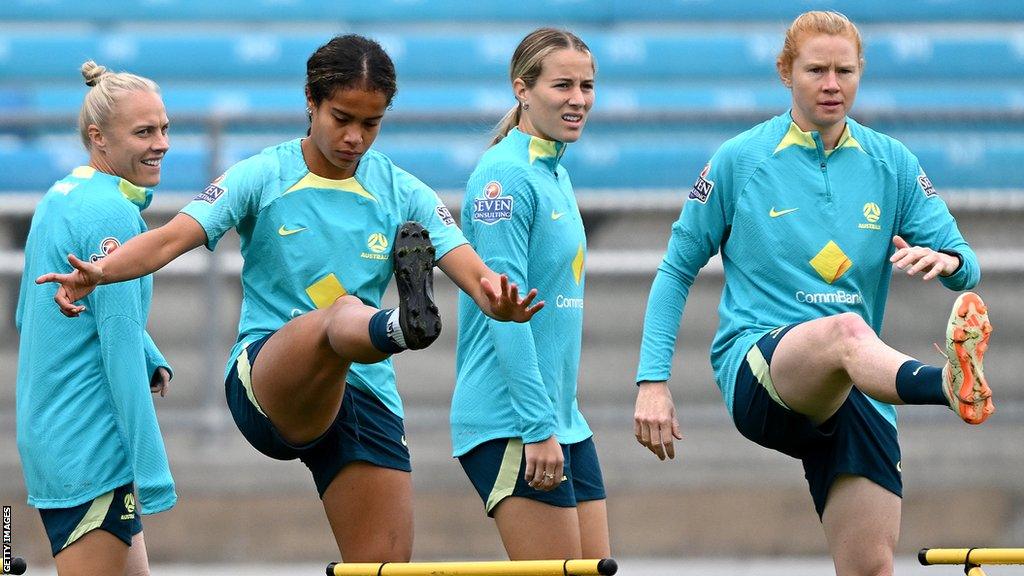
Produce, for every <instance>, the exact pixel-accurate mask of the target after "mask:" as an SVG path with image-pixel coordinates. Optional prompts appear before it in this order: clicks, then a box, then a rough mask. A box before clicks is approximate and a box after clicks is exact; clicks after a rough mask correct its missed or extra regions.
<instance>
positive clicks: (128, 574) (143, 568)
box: [124, 532, 149, 576]
mask: <svg viewBox="0 0 1024 576" xmlns="http://www.w3.org/2000/svg"><path fill="white" fill-rule="evenodd" d="M142 534H143V533H142V532H139V533H138V534H136V535H135V536H133V537H132V545H131V548H128V565H127V567H126V568H125V570H124V576H149V557H148V555H147V554H146V539H145V538H144V537H143V536H142Z"/></svg>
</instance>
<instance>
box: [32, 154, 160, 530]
mask: <svg viewBox="0 0 1024 576" xmlns="http://www.w3.org/2000/svg"><path fill="white" fill-rule="evenodd" d="M151 197H152V195H151V193H150V192H149V191H148V190H146V189H144V188H139V187H137V186H135V185H133V184H132V183H130V182H128V181H127V180H122V179H121V178H118V177H116V176H111V175H109V174H105V173H103V172H99V171H97V170H94V169H93V168H90V167H88V166H81V167H79V168H76V169H75V170H74V171H72V173H71V174H70V175H68V176H67V177H65V178H63V179H62V180H59V181H58V182H57V183H55V184H54V185H53V186H52V187H51V188H50V190H49V191H48V192H47V193H46V195H45V196H44V197H43V199H42V200H41V201H40V203H39V205H38V206H37V207H36V211H35V214H34V215H33V217H32V226H31V228H30V230H29V234H28V241H27V243H26V245H25V269H24V272H23V275H22V278H21V291H20V293H19V295H18V308H17V312H16V315H15V323H16V325H17V327H18V331H19V332H20V334H21V340H20V344H19V349H18V380H17V392H16V399H15V402H16V404H17V417H18V421H17V442H18V451H19V453H20V454H21V465H22V471H23V472H24V476H25V486H26V488H27V489H28V503H29V504H31V505H32V506H35V507H37V508H69V507H72V506H77V505H79V504H82V503H84V502H88V501H89V500H92V499H93V498H96V497H97V496H100V495H102V494H104V493H106V492H109V491H111V490H113V489H114V488H117V487H118V486H121V485H124V484H127V483H129V482H133V481H134V482H135V485H136V487H137V489H138V494H139V501H140V503H141V509H142V512H143V513H144V514H153V513H156V512H160V511H162V510H166V509H168V508H170V507H172V506H173V505H174V503H175V501H176V500H177V496H176V495H175V492H174V481H173V479H172V478H171V472H170V468H169V466H168V464H167V454H166V451H165V450H164V443H163V439H162V438H161V436H160V429H159V426H158V424H157V419H156V412H155V410H154V407H153V400H152V399H151V398H150V390H149V385H150V380H151V378H152V376H153V373H154V371H155V370H156V369H157V368H158V367H161V366H163V367H167V368H168V369H169V367H168V365H167V362H166V361H165V360H164V358H163V356H162V355H161V354H160V351H159V350H158V349H157V348H156V345H155V344H154V343H153V339H152V338H150V337H149V335H148V334H147V333H146V331H145V326H146V318H147V316H148V315H149V305H150V299H151V298H152V290H153V281H152V278H151V277H149V276H144V277H142V278H139V279H138V280H130V281H127V282H119V283H117V284H109V285H106V286H100V287H98V288H96V290H94V291H93V292H92V293H91V294H89V295H88V296H86V297H85V299H84V300H83V303H84V304H85V307H86V310H85V312H83V313H82V314H81V315H80V316H79V317H78V318H65V317H64V316H63V315H61V313H60V310H59V309H58V308H57V306H56V305H55V304H54V303H53V296H54V293H55V292H56V291H57V286H56V285H55V284H44V285H39V286H37V285H36V284H35V282H34V280H35V279H36V277H38V276H40V275H41V274H44V273H46V272H53V271H55V270H67V269H68V263H67V255H68V254H74V255H75V256H77V257H78V258H80V259H82V260H87V261H88V260H91V261H93V262H95V261H97V260H99V259H101V258H103V257H104V256H106V255H107V254H109V253H110V252H112V251H113V250H116V249H117V247H118V246H120V245H121V244H123V243H124V242H126V241H127V240H128V239H129V238H131V237H133V236H136V235H138V234H140V233H142V232H143V231H145V229H146V224H145V222H144V221H143V220H142V217H141V215H140V214H139V211H140V210H141V209H143V208H145V207H146V206H148V205H149V201H150V199H151Z"/></svg>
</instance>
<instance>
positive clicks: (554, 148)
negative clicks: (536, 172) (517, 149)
mask: <svg viewBox="0 0 1024 576" xmlns="http://www.w3.org/2000/svg"><path fill="white" fill-rule="evenodd" d="M557 157H558V145H557V143H556V142H554V141H552V140H544V139H542V138H537V137H536V136H530V164H533V163H534V161H536V160H537V159H538V158H557Z"/></svg>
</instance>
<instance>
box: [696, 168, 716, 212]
mask: <svg viewBox="0 0 1024 576" xmlns="http://www.w3.org/2000/svg"><path fill="white" fill-rule="evenodd" d="M709 172H711V163H710V162H708V163H707V164H706V165H705V166H704V169H703V170H701V171H700V176H698V177H697V181H696V182H694V183H693V190H690V198H693V199H694V200H696V201H698V202H700V203H701V204H707V203H708V196H711V189H712V188H714V187H715V183H714V182H712V181H711V180H708V173H709Z"/></svg>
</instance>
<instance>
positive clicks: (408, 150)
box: [0, 134, 1024, 192]
mask: <svg viewBox="0 0 1024 576" xmlns="http://www.w3.org/2000/svg"><path fill="white" fill-rule="evenodd" d="M728 136H729V135H728V134H723V135H720V136H718V137H715V138H703V139H697V138H687V137H685V136H682V137H669V136H655V137H651V138H634V139H632V140H628V141H622V140H621V139H619V138H599V137H590V138H587V139H586V140H585V141H582V142H580V143H579V144H574V145H572V146H571V147H570V149H569V151H568V152H567V153H566V155H565V157H564V160H563V163H564V165H565V166H566V168H567V169H568V170H569V172H570V174H571V177H572V180H573V184H574V185H575V186H576V187H577V188H579V189H585V188H586V189H601V188H605V189H607V188H622V189H638V188H667V189H678V190H683V189H687V188H689V186H690V185H692V180H695V179H696V177H697V176H696V175H697V173H698V172H699V171H700V169H701V167H702V166H704V164H705V163H706V162H707V160H708V158H710V156H711V154H712V153H713V152H714V151H715V149H716V148H717V147H718V146H719V144H721V142H722V141H724V140H725V138H727V137H728ZM277 141H278V140H271V141H270V142H267V143H275V142H277ZM903 141H904V142H905V143H906V144H907V145H908V146H909V147H910V149H911V150H912V151H913V152H914V153H915V154H916V155H917V156H918V158H919V159H920V161H921V165H922V166H923V167H924V169H925V170H926V171H927V173H928V175H929V177H930V178H931V179H932V181H933V182H934V183H935V185H936V186H937V187H938V188H939V189H940V191H941V190H943V189H953V188H1020V186H1021V179H1020V176H1019V174H1020V171H1019V167H1020V166H1021V165H1024V141H1022V140H1021V139H1013V138H1010V137H1006V138H1004V141H1002V142H999V143H998V146H991V145H989V144H991V142H989V141H987V140H983V139H980V138H966V139H953V138H950V137H935V136H929V135H911V136H909V137H906V138H903ZM172 144H173V141H172ZM263 145H264V144H257V143H253V142H252V141H251V140H238V141H233V142H230V143H229V144H228V145H227V146H226V147H225V155H224V157H223V158H221V164H222V165H221V166H220V167H219V169H223V168H226V167H227V166H229V165H231V164H233V163H234V162H236V161H238V160H241V159H242V158H245V157H247V156H250V155H252V154H255V153H257V152H259V150H260V149H261V148H262V147H263ZM486 147H487V138H486V137H484V136H482V135H481V136H480V137H479V138H477V137H473V138H465V137H461V138H450V139H444V140H439V139H423V138H420V139H408V138H398V137H391V138H389V137H387V136H385V135H382V137H381V139H380V140H379V141H378V144H377V145H376V148H377V149H378V150H380V151H382V152H384V153H385V154H387V155H388V156H390V157H391V158H392V160H394V161H395V163H396V164H398V165H399V166H401V167H402V168H404V169H405V170H407V171H409V172H410V173H412V174H413V175H415V176H417V177H418V178H420V179H421V180H423V181H424V182H426V183H427V184H429V185H430V186H432V187H434V188H436V189H438V190H461V189H462V188H463V187H464V186H465V183H466V180H467V178H468V177H469V174H470V172H472V169H473V166H474V165H475V164H476V161H477V159H478V158H479V156H480V155H481V154H482V153H483V152H484V150H485V149H486ZM208 152H209V151H208V150H207V149H206V148H205V146H204V145H202V144H196V143H183V144H174V146H173V148H172V150H171V152H170V153H169V154H168V156H167V157H166V159H165V162H164V167H163V173H162V181H161V184H160V187H159V189H160V190H170V191H185V192H188V191H193V190H201V189H202V188H203V187H204V186H205V185H206V184H207V182H208V181H209V180H210V179H211V177H212V176H211V174H210V166H209V154H208ZM85 161H86V155H85V153H84V152H82V151H81V150H80V148H77V147H75V143H74V142H73V141H70V140H69V141H60V142H46V143H38V144H29V145H26V146H24V147H20V148H14V149H9V148H0V173H2V174H4V178H3V179H0V191H19V192H24V191H43V190H45V189H47V188H48V187H49V186H50V184H52V183H53V182H54V180H56V179H58V178H60V177H62V176H64V175H65V174H66V173H67V172H69V171H70V169H71V168H73V167H74V166H77V165H79V164H81V163H84V162H85Z"/></svg>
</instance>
